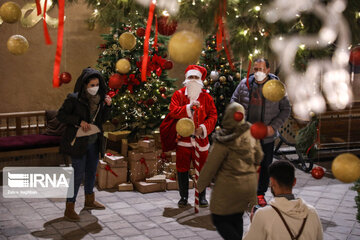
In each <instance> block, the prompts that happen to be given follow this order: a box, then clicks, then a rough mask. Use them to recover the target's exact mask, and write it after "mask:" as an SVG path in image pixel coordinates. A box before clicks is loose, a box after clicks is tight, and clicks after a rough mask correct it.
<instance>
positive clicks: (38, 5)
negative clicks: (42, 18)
mask: <svg viewBox="0 0 360 240" xmlns="http://www.w3.org/2000/svg"><path fill="white" fill-rule="evenodd" d="M35 3H36V10H37V15H38V16H39V15H40V14H41V5H40V0H35Z"/></svg>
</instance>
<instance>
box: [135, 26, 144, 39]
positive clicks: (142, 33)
mask: <svg viewBox="0 0 360 240" xmlns="http://www.w3.org/2000/svg"><path fill="white" fill-rule="evenodd" d="M136 35H137V36H138V37H143V36H145V28H143V27H140V28H138V29H136Z"/></svg>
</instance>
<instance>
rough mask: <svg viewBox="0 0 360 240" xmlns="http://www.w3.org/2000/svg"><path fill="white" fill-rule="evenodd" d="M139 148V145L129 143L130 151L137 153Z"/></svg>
mask: <svg viewBox="0 0 360 240" xmlns="http://www.w3.org/2000/svg"><path fill="white" fill-rule="evenodd" d="M138 149H139V146H138V144H137V143H129V151H137V150H138Z"/></svg>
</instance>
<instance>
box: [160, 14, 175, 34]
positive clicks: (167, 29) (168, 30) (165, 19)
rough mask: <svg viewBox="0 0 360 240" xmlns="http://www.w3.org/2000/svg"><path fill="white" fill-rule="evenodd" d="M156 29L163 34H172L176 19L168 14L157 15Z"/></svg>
mask: <svg viewBox="0 0 360 240" xmlns="http://www.w3.org/2000/svg"><path fill="white" fill-rule="evenodd" d="M157 20H158V31H159V33H160V34H162V35H165V36H170V35H173V34H174V33H175V31H176V28H177V21H175V20H171V19H170V18H169V16H160V17H158V19H157Z"/></svg>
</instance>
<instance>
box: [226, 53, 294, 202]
mask: <svg viewBox="0 0 360 240" xmlns="http://www.w3.org/2000/svg"><path fill="white" fill-rule="evenodd" d="M269 79H276V80H279V78H278V77H277V76H275V75H274V74H271V73H270V65H269V62H268V60H267V59H264V58H260V59H256V60H255V61H254V74H252V75H250V77H249V88H248V86H247V80H246V78H245V79H243V80H241V82H240V83H239V85H238V86H237V88H236V90H235V92H234V93H233V95H232V97H231V102H237V103H240V104H241V105H243V106H244V108H245V110H246V114H245V116H246V117H247V121H249V122H250V123H255V122H263V123H264V124H265V125H266V126H267V136H266V137H265V138H264V139H263V140H261V147H262V150H263V152H264V158H263V160H262V162H261V169H260V177H259V185H258V191H257V195H258V204H259V205H260V206H265V205H266V204H267V203H266V200H265V198H264V195H265V192H266V191H267V189H268V186H269V174H268V167H269V165H270V164H271V163H272V161H273V151H274V140H275V138H276V136H277V134H276V132H277V130H278V129H279V128H280V127H281V125H282V124H283V123H284V122H285V121H286V119H287V118H288V117H289V115H290V111H291V107H290V103H289V100H288V98H287V96H285V97H283V98H282V99H281V100H280V101H278V102H272V101H269V100H267V99H265V98H264V96H263V93H262V89H263V86H264V84H265V83H266V81H268V80H269Z"/></svg>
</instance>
